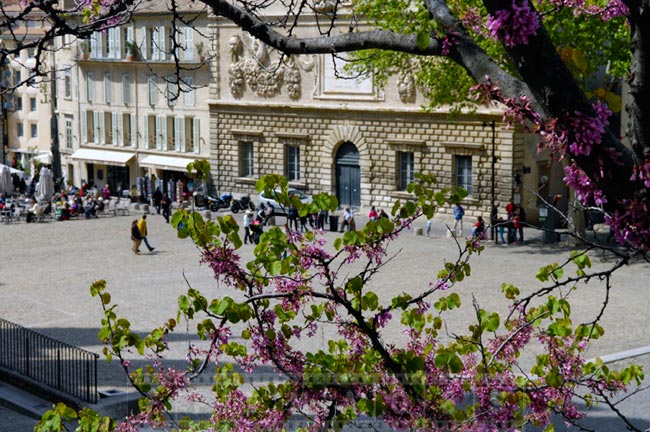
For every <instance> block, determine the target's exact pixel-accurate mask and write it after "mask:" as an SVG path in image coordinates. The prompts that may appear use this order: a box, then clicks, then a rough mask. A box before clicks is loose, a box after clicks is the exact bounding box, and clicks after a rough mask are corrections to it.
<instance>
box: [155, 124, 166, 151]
mask: <svg viewBox="0 0 650 432" xmlns="http://www.w3.org/2000/svg"><path fill="white" fill-rule="evenodd" d="M164 119H165V118H164V117H160V116H158V117H156V150H162V149H163V142H164V141H163V136H164V135H163V120H164ZM165 135H167V131H165Z"/></svg>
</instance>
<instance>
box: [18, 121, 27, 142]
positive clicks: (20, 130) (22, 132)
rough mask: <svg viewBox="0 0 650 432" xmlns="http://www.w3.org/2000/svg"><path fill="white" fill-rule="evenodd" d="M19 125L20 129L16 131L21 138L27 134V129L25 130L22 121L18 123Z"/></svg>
mask: <svg viewBox="0 0 650 432" xmlns="http://www.w3.org/2000/svg"><path fill="white" fill-rule="evenodd" d="M17 126H18V131H17V132H16V133H17V135H18V137H19V138H22V137H23V136H25V130H24V127H23V124H22V122H21V123H18V125H17Z"/></svg>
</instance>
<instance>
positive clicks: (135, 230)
mask: <svg viewBox="0 0 650 432" xmlns="http://www.w3.org/2000/svg"><path fill="white" fill-rule="evenodd" d="M147 234H148V233H147V214H146V213H145V214H143V215H142V218H140V220H137V219H133V222H131V240H132V241H133V246H132V247H131V250H132V251H133V253H134V254H136V255H140V245H141V244H142V242H144V244H145V246H146V247H147V249H149V252H153V251H154V249H156V248H154V247H153V246H151V244H149V240H148V239H147Z"/></svg>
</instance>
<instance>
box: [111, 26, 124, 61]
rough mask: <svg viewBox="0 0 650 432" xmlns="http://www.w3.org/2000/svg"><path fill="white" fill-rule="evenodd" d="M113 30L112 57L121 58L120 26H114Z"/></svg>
mask: <svg viewBox="0 0 650 432" xmlns="http://www.w3.org/2000/svg"><path fill="white" fill-rule="evenodd" d="M113 30H114V31H115V36H114V39H115V42H114V44H115V45H114V46H113V58H116V59H121V58H122V27H118V28H114V29H113Z"/></svg>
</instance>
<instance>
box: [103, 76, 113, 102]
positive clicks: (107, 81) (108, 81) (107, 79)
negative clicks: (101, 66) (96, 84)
mask: <svg viewBox="0 0 650 432" xmlns="http://www.w3.org/2000/svg"><path fill="white" fill-rule="evenodd" d="M104 102H106V103H107V104H110V103H113V76H112V75H111V73H110V72H106V73H105V74H104Z"/></svg>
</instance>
